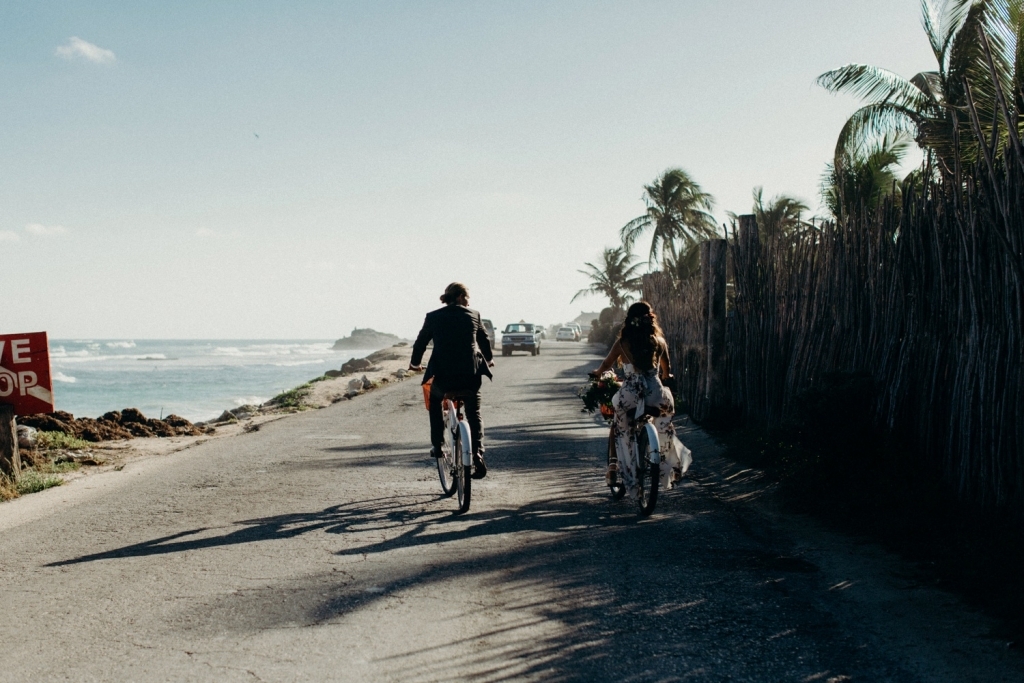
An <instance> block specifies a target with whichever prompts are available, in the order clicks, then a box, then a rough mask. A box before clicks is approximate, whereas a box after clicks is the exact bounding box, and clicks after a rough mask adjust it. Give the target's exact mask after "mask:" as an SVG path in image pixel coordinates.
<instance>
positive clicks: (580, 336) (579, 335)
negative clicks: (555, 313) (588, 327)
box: [569, 323, 583, 341]
mask: <svg viewBox="0 0 1024 683" xmlns="http://www.w3.org/2000/svg"><path fill="white" fill-rule="evenodd" d="M569 327H571V328H572V329H573V331H574V332H575V333H576V341H579V340H580V339H583V328H582V327H580V326H579V323H569Z"/></svg>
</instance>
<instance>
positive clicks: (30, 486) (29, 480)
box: [15, 470, 64, 495]
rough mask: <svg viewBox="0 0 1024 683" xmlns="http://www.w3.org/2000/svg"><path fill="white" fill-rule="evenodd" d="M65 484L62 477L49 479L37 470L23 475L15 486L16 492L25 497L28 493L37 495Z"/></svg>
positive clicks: (28, 471)
mask: <svg viewBox="0 0 1024 683" xmlns="http://www.w3.org/2000/svg"><path fill="white" fill-rule="evenodd" d="M63 483H64V480H63V479H61V478H60V477H53V476H50V477H48V476H45V475H43V474H40V473H39V472H36V471H35V470H26V471H24V472H22V473H21V477H20V478H19V479H18V481H17V483H16V484H15V490H16V491H17V492H18V494H19V495H25V494H26V493H36V492H38V491H42V490H43V489H48V488H51V487H53V486H60V485H61V484H63Z"/></svg>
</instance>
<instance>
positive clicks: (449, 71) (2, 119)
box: [0, 0, 934, 339]
mask: <svg viewBox="0 0 1024 683" xmlns="http://www.w3.org/2000/svg"><path fill="white" fill-rule="evenodd" d="M933 61H934V60H933V57H932V56H931V52H930V49H929V47H928V43H927V40H926V39H925V36H924V32H923V31H922V29H921V25H920V5H919V3H918V1H917V0H858V2H855V3H854V2H849V0H773V1H772V2H764V1H763V0H733V1H728V0H720V1H719V2H705V1H698V0H675V1H671V2H661V1H654V0H649V1H648V0H630V1H628V2H625V1H623V2H606V1H601V0H587V1H585V2H584V1H581V2H571V1H568V0H564V1H562V0H538V1H535V2H529V1H520V0H506V1H504V2H498V1H489V0H481V1H477V2H471V1H468V0H467V1H459V2H442V1H434V2H428V1H419V2H401V1H397V0H396V1H380V2H378V1H373V2H370V1H365V2H302V1H298V0H296V1H294V2H288V3H281V2H275V3H271V2H248V1H247V2H213V3H211V2H176V3H164V2H155V1H154V2H133V3H123V2H110V3H104V2H76V3H49V2H40V1H38V0H32V1H30V2H19V1H16V0H5V1H4V2H3V3H2V4H0V334H7V333H15V332H30V331H41V330H45V331H47V332H49V334H50V336H51V337H52V338H105V339H109V338H154V339H160V338H207V339H227V338H232V339H285V338H289V339H296V338H309V339H314V338H315V339H334V338H337V337H341V336H344V335H346V334H348V333H349V332H350V331H351V330H352V328H354V327H372V328H374V329H378V330H383V331H388V332H394V333H396V334H400V335H403V336H406V337H411V336H413V335H415V333H416V331H417V330H418V328H419V326H420V324H421V323H422V320H423V315H424V313H425V312H426V311H428V310H431V309H433V308H436V307H437V306H438V305H439V302H438V297H439V296H440V294H441V292H442V291H443V289H444V287H445V285H447V284H448V283H449V282H451V281H455V280H458V281H462V282H465V283H466V284H467V285H468V287H469V290H470V295H471V301H470V305H471V306H472V307H473V308H476V309H478V310H480V311H481V313H482V314H483V316H484V317H485V318H490V319H492V320H494V322H495V323H496V324H498V325H504V324H505V323H507V322H515V321H519V320H521V319H523V320H527V321H530V322H536V323H543V324H550V323H558V322H562V321H565V320H569V319H572V318H574V317H575V316H577V315H579V313H580V312H581V311H584V310H585V311H597V310H600V309H601V308H602V307H603V306H605V305H607V302H606V300H603V299H602V298H599V297H587V298H580V299H577V300H576V301H575V302H571V301H570V300H571V299H572V297H573V295H574V294H575V293H576V292H577V291H578V290H580V289H582V288H584V287H586V286H587V284H588V280H587V278H586V277H585V276H584V275H582V274H580V273H579V272H578V270H579V269H580V268H582V267H583V265H584V263H585V262H596V261H598V260H599V258H600V255H601V252H602V250H603V249H604V248H605V247H610V246H615V245H617V244H618V231H619V228H621V227H622V226H623V225H624V224H625V223H626V222H628V221H629V220H630V219H632V218H635V217H637V216H639V215H641V214H642V213H643V212H644V203H643V201H642V195H643V186H644V185H645V184H647V183H650V182H651V181H652V180H654V179H655V178H656V177H657V176H658V175H659V174H660V173H662V172H663V171H664V170H666V169H668V168H672V167H681V168H683V169H685V170H686V171H687V172H688V173H690V174H691V176H693V178H694V179H695V180H696V181H697V182H698V183H700V185H701V186H702V187H703V188H704V189H705V190H706V191H708V192H710V193H711V194H712V195H713V196H714V197H715V199H716V208H715V214H716V216H717V217H718V218H719V220H720V222H724V221H725V220H726V212H728V211H731V212H735V213H746V212H749V210H750V206H751V203H752V200H751V193H752V190H753V188H754V187H755V186H763V187H764V192H765V195H766V196H769V197H770V196H773V195H775V194H779V193H785V194H789V195H793V196H796V197H798V198H801V199H803V200H804V201H805V202H807V203H808V204H809V205H810V206H812V207H814V208H815V209H817V207H818V205H819V196H818V192H819V190H818V188H819V184H820V178H821V174H822V172H823V170H824V167H825V164H826V163H827V162H828V160H829V159H830V157H831V155H832V152H833V149H834V145H835V140H836V136H837V135H838V133H839V130H840V128H841V127H842V125H843V123H844V121H845V120H846V118H847V117H848V116H849V115H850V114H851V113H852V112H853V111H854V110H855V109H856V107H857V101H856V100H855V99H853V98H850V97H836V96H833V95H830V94H829V93H827V92H825V91H824V90H823V89H821V88H820V87H818V86H816V85H815V84H814V80H815V78H816V77H817V76H818V75H819V74H821V73H822V72H824V71H827V70H829V69H832V68H835V67H838V66H841V65H844V64H847V63H850V62H860V63H867V64H874V65H878V66H884V67H886V68H888V69H891V70H893V71H896V72H897V73H901V74H903V75H905V76H908V77H909V76H912V75H913V74H914V73H917V72H918V71H923V70H929V69H932V68H934V67H933ZM648 245H649V242H648V243H646V244H645V243H641V244H640V245H639V246H638V249H637V252H638V254H639V255H640V256H641V257H642V258H643V260H646V254H647V247H648Z"/></svg>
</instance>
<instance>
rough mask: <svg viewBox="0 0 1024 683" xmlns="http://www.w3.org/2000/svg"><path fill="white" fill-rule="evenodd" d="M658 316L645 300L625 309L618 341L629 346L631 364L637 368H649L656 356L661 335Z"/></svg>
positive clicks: (652, 365)
mask: <svg viewBox="0 0 1024 683" xmlns="http://www.w3.org/2000/svg"><path fill="white" fill-rule="evenodd" d="M663 336H664V334H663V333H662V331H661V327H659V326H658V316H656V315H655V314H654V309H652V308H651V305H650V304H649V303H647V302H646V301H638V302H636V303H635V304H633V305H632V306H630V307H629V310H628V311H626V320H625V322H623V323H622V331H621V332H620V333H619V341H620V342H624V343H625V344H626V346H628V347H629V355H630V356H632V357H633V365H634V366H635V367H636V368H637V370H641V371H643V370H650V369H651V368H653V367H654V364H655V362H656V360H657V356H658V337H663Z"/></svg>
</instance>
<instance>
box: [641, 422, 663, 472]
mask: <svg viewBox="0 0 1024 683" xmlns="http://www.w3.org/2000/svg"><path fill="white" fill-rule="evenodd" d="M644 429H645V430H647V443H649V444H650V446H651V464H652V465H658V464H661V442H660V441H658V430H657V429H655V428H654V425H652V424H651V423H650V422H648V423H647V424H645V425H644Z"/></svg>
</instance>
